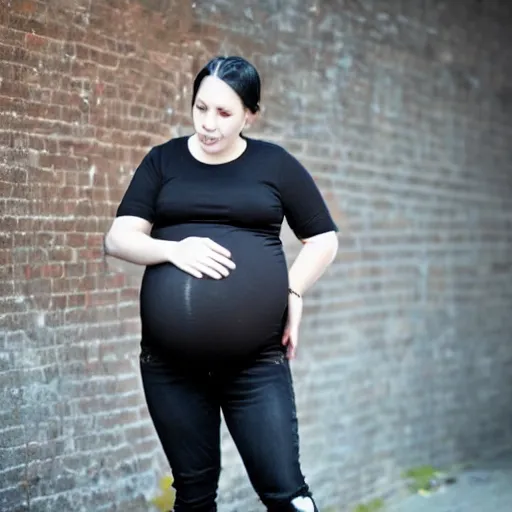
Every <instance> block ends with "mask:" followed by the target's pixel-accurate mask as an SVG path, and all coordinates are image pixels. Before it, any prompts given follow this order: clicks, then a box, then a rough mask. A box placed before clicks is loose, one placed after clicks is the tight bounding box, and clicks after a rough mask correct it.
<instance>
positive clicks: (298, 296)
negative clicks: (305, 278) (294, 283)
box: [288, 287, 302, 299]
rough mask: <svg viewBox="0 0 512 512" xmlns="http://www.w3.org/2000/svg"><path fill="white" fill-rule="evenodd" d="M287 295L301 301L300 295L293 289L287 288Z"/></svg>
mask: <svg viewBox="0 0 512 512" xmlns="http://www.w3.org/2000/svg"><path fill="white" fill-rule="evenodd" d="M288 295H289V296H292V297H296V298H298V299H302V293H300V292H299V291H297V290H295V289H294V288H291V287H288Z"/></svg>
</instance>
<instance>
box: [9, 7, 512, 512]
mask: <svg viewBox="0 0 512 512" xmlns="http://www.w3.org/2000/svg"><path fill="white" fill-rule="evenodd" d="M511 22H512V12H511V8H510V5H509V3H507V2H505V1H503V2H498V1H486V2H478V1H476V0H475V1H469V0H468V1H466V2H434V1H425V2H418V1H414V2H413V1H407V2H398V1H392V0H379V1H378V2H377V1H370V0H365V1H361V2H355V1H354V2H352V1H342V0H337V1H324V2H314V1H313V0H311V1H308V2H304V1H299V0H288V1H287V2H276V1H270V0H265V1H260V2H247V1H246V2H234V1H230V2H227V1H224V0H211V1H209V2H204V1H202V0H198V1H196V2H178V1H177V0H139V1H136V0H108V1H107V0H94V2H92V1H90V0H52V1H51V2H50V1H48V0H47V1H36V0H3V2H2V3H1V4H0V153H1V158H0V190H1V199H0V204H1V210H0V211H1V213H2V230H1V233H0V290H1V293H0V300H1V310H0V315H1V316H0V318H1V335H0V510H1V511H2V512H3V511H5V512H21V511H27V510H30V511H31V512H36V511H37V512H42V511H50V510H51V511H52V512H60V511H68V510H87V511H94V512H101V511H113V510H120V509H121V508H116V506H119V507H121V506H123V507H124V508H122V510H134V511H141V510H146V508H145V505H144V500H145V496H149V495H150V494H151V493H152V492H153V491H154V490H155V489H156V478H157V476H159V475H162V474H164V472H165V471H167V467H166V465H165V462H164V459H163V457H162V454H161V450H160V447H159V445H158V443H157V441H156V439H155V435H154V431H153V428H152V426H151V423H150V422H149V421H148V416H147V413H146V410H145V406H144V401H143V399H142V395H141V390H140V382H139V376H138V372H137V353H138V339H137V338H138V332H139V323H138V307H137V301H136V299H137V285H138V282H139V277H140V271H135V272H133V269H131V268H128V267H126V266H125V267H120V266H118V264H116V263H115V262H108V265H105V261H104V260H103V256H102V250H101V239H102V235H103V233H104V232H105V230H106V229H107V228H108V226H109V224H110V222H111V220H112V217H113V214H114V211H115V208H116V205H117V203H118V201H119V199H120V197H121V195H122V193H123V191H124V189H125V188H126V186H127V184H128V181H129V179H130V176H131V172H132V171H133V168H134V166H135V165H136V164H137V163H138V162H139V161H140V159H141V158H142V156H143V154H144V153H145V152H146V151H147V150H148V148H149V147H150V146H151V145H154V144H157V143H160V142H162V141H164V140H166V139H167V138H169V137H171V136H174V135H178V134H184V133H187V132H188V131H189V130H190V119H189V101H190V85H191V81H192V78H193V76H194V73H195V72H196V71H197V70H198V69H199V67H200V65H201V64H202V63H204V62H205V61H206V60H208V59H209V58H210V56H212V55H214V54H217V53H229V54H242V55H244V56H246V57H248V58H249V59H251V60H253V61H254V62H255V64H256V65H257V66H258V67H259V69H260V71H261V73H262V75H263V79H264V98H263V104H264V110H263V116H262V118H261V120H260V122H259V123H258V124H257V125H256V126H255V127H254V128H253V130H252V134H253V135H254V136H262V137H265V138H267V139H271V140H275V141H277V142H279V143H282V144H283V145H285V146H286V147H287V148H289V149H290V150H292V151H293V152H294V153H295V154H296V155H297V156H298V157H299V158H300V159H301V160H302V161H303V162H304V163H305V164H306V165H307V166H308V167H309V168H310V170H311V171H312V172H313V174H314V176H315V177H316V178H317V180H318V183H319V185H320V187H321V189H322V190H323V192H324V193H325V196H326V198H327V200H328V202H329V204H330V206H331V208H332V211H333V214H334V215H335V217H336V220H337V222H338V223H339V226H340V228H341V230H342V233H341V236H340V240H341V250H340V254H339V257H338V260H337V262H336V264H335V265H334V266H333V267H332V268H331V269H330V270H329V272H328V274H327V275H326V276H325V277H324V278H323V279H322V281H321V282H320V283H319V284H317V286H315V288H314V289H313V290H312V291H311V293H310V294H309V296H308V298H307V301H306V306H307V308H306V311H307V313H306V317H305V319H304V323H303V329H302V340H301V352H300V357H299V359H298V360H297V362H296V363H295V364H294V375H295V379H296V392H297V400H298V407H299V414H300V418H301V435H302V445H303V448H302V450H303V465H304V470H305V471H306V473H307V476H308V480H309V482H310V483H311V485H312V486H313V488H314V490H315V491H316V494H317V496H318V501H319V503H320V505H321V506H322V507H326V506H328V505H334V506H338V507H339V506H342V505H347V504H353V503H355V502H356V501H359V500H361V499H363V498H364V497H368V496H372V495H374V494H379V493H382V492H385V491H387V490H389V489H391V488H392V487H393V485H394V482H396V481H397V477H398V475H399V473H400V471H401V470H402V469H404V468H408V467H410V466H413V465H418V464H423V463H436V464H447V463H451V462H454V461H460V460H467V459H470V458H472V457H475V456H477V455H479V454H482V453H488V452H489V451H492V450H493V449H495V448H498V447H500V446H502V445H505V444H507V443H511V442H512V433H511V430H512V425H511V423H510V413H511V406H510V404H511V403H512V386H511V384H512V346H511V340H510V332H511V328H512V320H511V319H510V316H509V312H510V307H511V305H512V294H511V289H512V259H511V256H510V254H511V250H512V236H511V234H510V229H511V227H512V221H511V212H512V202H511V200H510V197H511V192H512V178H511V175H510V170H511V165H512V152H511V145H510V140H511V136H512V121H511V120H512V75H511V72H510V62H511V60H512V54H511V48H512V45H511V43H512V36H511V32H510V26H511V25H510V24H511ZM507 66H508V69H507ZM284 239H285V242H286V247H287V251H288V255H289V256H290V257H293V255H294V254H296V251H297V245H296V244H295V243H294V242H293V240H292V239H291V237H290V235H289V232H288V231H285V233H284ZM223 448H224V473H223V475H222V481H221V491H222V496H223V500H222V501H223V508H222V510H224V511H225V512H228V511H229V512H235V511H240V512H241V511H252V510H254V511H256V510H258V507H257V505H256V500H255V498H254V495H253V493H252V491H251V490H250V488H249V485H248V481H247V478H246V476H245V474H244V472H243V470H242V467H241V464H240V462H239V460H238V456H237V454H236V452H235V450H234V448H233V446H232V444H231V442H230V440H229V438H228V436H227V435H226V433H224V439H223ZM122 504H123V505H122Z"/></svg>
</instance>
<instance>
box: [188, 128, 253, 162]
mask: <svg viewBox="0 0 512 512" xmlns="http://www.w3.org/2000/svg"><path fill="white" fill-rule="evenodd" d="M188 146H189V150H190V152H191V153H192V156H194V158H196V159H197V160H199V161H201V162H203V163H206V164H224V163H228V162H231V161H232V160H236V159H237V158H238V157H239V156H240V155H241V154H242V153H243V152H244V151H245V149H246V147H247V142H246V140H245V139H243V138H242V137H238V138H237V139H236V141H235V142H234V143H233V144H232V145H231V146H229V147H228V148H226V149H225V150H224V151H222V152H219V153H213V154H212V153H207V152H205V151H204V150H203V148H202V147H201V144H200V143H199V140H198V137H197V134H194V135H193V136H192V137H190V139H189V143H188Z"/></svg>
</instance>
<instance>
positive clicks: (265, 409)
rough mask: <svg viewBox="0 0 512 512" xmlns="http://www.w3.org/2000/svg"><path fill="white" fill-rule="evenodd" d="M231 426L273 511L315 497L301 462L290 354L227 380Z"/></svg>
mask: <svg viewBox="0 0 512 512" xmlns="http://www.w3.org/2000/svg"><path fill="white" fill-rule="evenodd" d="M221 397H222V398H221V404H222V409H223V413H224V417H225V420H226V425H227V427H228V429H229V431H230V433H231V435H232V437H233V440H234V442H235V444H236V446H237V448H238V450H239V452H240V455H241V457H242V460H243V462H244V465H245V467H246V469H247V473H248V475H249V478H250V480H251V483H252V485H253V486H254V489H255V490H256V492H257V493H258V495H259V496H260V498H261V500H262V501H263V503H264V504H265V505H266V506H267V507H268V509H269V510H281V509H280V508H279V504H282V503H289V501H290V500H291V498H293V497H296V496H306V495H309V490H308V487H307V485H306V483H305V481H304V477H303V475H302V472H301V468H300V464H299V435H298V428H297V427H298V426H297V415H296V409H295V397H294V392H293V384H292V376H291V373H290V367H289V363H288V360H287V359H286V358H285V356H284V354H279V355H276V356H275V357H274V358H273V360H268V359H267V360H266V361H259V362H257V363H255V364H253V365H251V366H250V367H247V368H245V369H243V370H241V371H240V372H237V373H236V374H233V375H230V376H226V377H225V378H224V380H223V385H222V395H221Z"/></svg>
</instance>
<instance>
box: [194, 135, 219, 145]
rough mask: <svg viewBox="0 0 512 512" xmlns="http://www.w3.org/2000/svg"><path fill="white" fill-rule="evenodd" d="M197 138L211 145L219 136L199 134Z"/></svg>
mask: <svg viewBox="0 0 512 512" xmlns="http://www.w3.org/2000/svg"><path fill="white" fill-rule="evenodd" d="M199 140H200V141H201V142H202V143H203V144H205V145H206V146H212V145H213V144H216V143H217V142H218V141H219V140H220V137H210V136H209V135H199Z"/></svg>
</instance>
